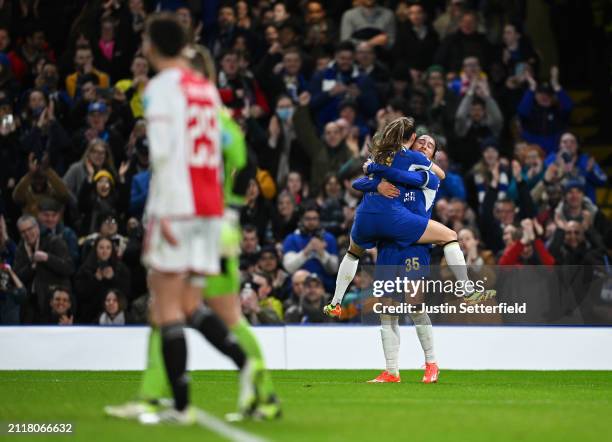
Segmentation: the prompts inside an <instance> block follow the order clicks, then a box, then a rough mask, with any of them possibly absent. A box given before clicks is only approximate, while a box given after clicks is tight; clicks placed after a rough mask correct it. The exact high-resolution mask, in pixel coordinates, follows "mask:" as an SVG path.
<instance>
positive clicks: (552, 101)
mask: <svg viewBox="0 0 612 442" xmlns="http://www.w3.org/2000/svg"><path fill="white" fill-rule="evenodd" d="M526 80H527V82H528V83H529V89H527V90H526V91H525V94H524V95H523V98H522V99H521V102H520V103H519V105H518V108H517V111H518V115H519V117H520V119H521V129H522V130H521V138H523V139H524V140H525V141H527V142H528V143H534V144H538V145H539V146H541V147H542V148H543V149H544V150H545V151H546V153H551V152H554V151H555V150H556V149H557V147H558V145H559V137H560V136H561V134H562V132H563V131H564V130H565V129H566V127H567V124H568V121H569V117H570V113H571V112H572V109H573V107H574V104H573V103H572V99H571V98H570V97H569V96H568V95H567V94H566V93H565V91H564V90H563V89H562V88H561V84H560V83H559V69H558V68H557V67H556V66H553V67H552V68H551V69H550V84H548V83H540V84H539V85H538V84H537V83H536V81H535V80H534V78H533V77H532V76H531V74H530V73H529V72H527V74H526Z"/></svg>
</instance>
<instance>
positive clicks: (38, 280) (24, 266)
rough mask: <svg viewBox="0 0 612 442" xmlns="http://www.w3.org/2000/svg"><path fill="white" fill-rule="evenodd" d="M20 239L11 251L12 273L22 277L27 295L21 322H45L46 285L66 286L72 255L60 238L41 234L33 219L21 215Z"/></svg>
mask: <svg viewBox="0 0 612 442" xmlns="http://www.w3.org/2000/svg"><path fill="white" fill-rule="evenodd" d="M17 228H18V229H19V233H20V235H21V241H20V242H19V245H18V246H17V251H16V253H15V266H14V268H15V273H16V274H17V276H19V279H21V281H23V284H24V285H25V287H26V289H27V291H28V299H27V302H26V304H24V305H23V309H22V319H23V321H22V322H24V323H27V324H32V323H41V322H46V321H47V320H48V318H49V295H50V288H51V286H54V285H62V286H66V287H69V286H70V276H71V275H72V273H73V269H74V267H73V264H72V259H71V258H70V253H69V252H68V248H67V247H66V243H65V242H64V240H63V239H61V238H60V237H58V236H56V235H52V234H50V233H46V234H45V235H41V232H40V228H39V227H38V224H37V222H36V219H35V218H34V217H33V216H30V215H24V216H22V217H20V218H19V219H18V220H17Z"/></svg>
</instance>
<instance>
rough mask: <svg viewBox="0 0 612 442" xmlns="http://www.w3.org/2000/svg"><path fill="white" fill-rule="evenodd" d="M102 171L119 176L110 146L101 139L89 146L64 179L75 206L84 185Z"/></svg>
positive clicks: (90, 143) (94, 140) (91, 142)
mask: <svg viewBox="0 0 612 442" xmlns="http://www.w3.org/2000/svg"><path fill="white" fill-rule="evenodd" d="M102 169H105V170H108V171H110V172H111V173H112V174H113V175H115V176H116V175H117V173H116V171H115V164H114V160H113V154H112V152H111V151H110V148H109V146H108V144H107V143H106V142H104V140H102V139H100V138H94V139H93V140H91V141H90V142H89V143H88V144H87V148H86V149H85V152H83V157H82V158H81V159H80V160H79V161H77V162H75V163H72V165H71V166H70V168H69V169H68V171H67V172H66V174H65V175H64V178H63V180H64V183H66V186H68V190H70V195H71V197H72V199H73V204H74V205H75V206H76V203H77V197H78V196H79V194H80V193H81V187H82V186H83V183H84V182H86V181H87V179H88V178H89V177H93V176H94V175H95V174H96V173H97V172H99V171H100V170H102Z"/></svg>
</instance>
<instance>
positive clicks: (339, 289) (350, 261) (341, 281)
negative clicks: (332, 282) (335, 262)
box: [331, 253, 359, 305]
mask: <svg viewBox="0 0 612 442" xmlns="http://www.w3.org/2000/svg"><path fill="white" fill-rule="evenodd" d="M358 265H359V259H358V258H356V257H354V256H353V255H351V254H350V253H347V254H346V255H344V258H342V262H341V263H340V267H338V275H337V276H336V291H335V292H334V297H333V299H332V302H331V303H332V305H337V304H341V303H342V298H344V292H346V289H347V288H348V286H349V285H350V283H351V282H352V281H353V278H354V277H355V274H356V273H357V266H358Z"/></svg>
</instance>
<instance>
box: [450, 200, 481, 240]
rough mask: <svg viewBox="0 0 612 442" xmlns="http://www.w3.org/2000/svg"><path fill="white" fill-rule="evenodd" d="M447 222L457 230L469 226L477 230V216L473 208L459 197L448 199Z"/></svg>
mask: <svg viewBox="0 0 612 442" xmlns="http://www.w3.org/2000/svg"><path fill="white" fill-rule="evenodd" d="M446 216H447V220H446V222H445V223H444V224H446V225H447V226H448V227H449V228H451V229H452V230H454V231H455V232H459V231H460V230H461V229H464V228H468V229H472V230H474V231H476V216H475V214H474V212H473V211H472V209H470V208H469V206H468V205H467V204H466V203H465V201H463V200H461V199H459V198H451V199H450V200H449V201H448V209H447V214H446Z"/></svg>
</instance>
